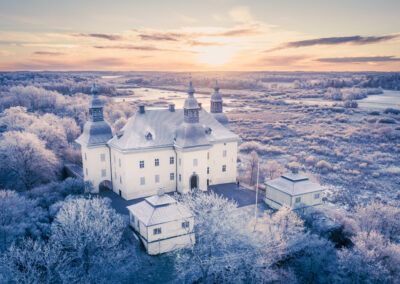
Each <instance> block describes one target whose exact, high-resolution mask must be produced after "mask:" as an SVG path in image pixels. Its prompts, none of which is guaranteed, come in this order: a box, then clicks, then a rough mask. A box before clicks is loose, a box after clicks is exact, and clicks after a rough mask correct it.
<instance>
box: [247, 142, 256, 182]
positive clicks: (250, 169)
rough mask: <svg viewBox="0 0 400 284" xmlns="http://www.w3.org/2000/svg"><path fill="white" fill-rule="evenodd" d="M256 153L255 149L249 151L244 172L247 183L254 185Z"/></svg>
mask: <svg viewBox="0 0 400 284" xmlns="http://www.w3.org/2000/svg"><path fill="white" fill-rule="evenodd" d="M258 161H259V158H258V154H257V152H256V151H254V150H253V151H251V153H250V155H249V156H248V161H247V165H246V172H247V176H248V178H247V179H248V182H249V185H254V184H256V182H257V167H258Z"/></svg>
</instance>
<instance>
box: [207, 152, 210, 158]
mask: <svg viewBox="0 0 400 284" xmlns="http://www.w3.org/2000/svg"><path fill="white" fill-rule="evenodd" d="M209 159H210V152H207V160H209Z"/></svg>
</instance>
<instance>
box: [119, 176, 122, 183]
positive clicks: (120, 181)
mask: <svg viewBox="0 0 400 284" xmlns="http://www.w3.org/2000/svg"><path fill="white" fill-rule="evenodd" d="M119 183H121V184H122V176H119Z"/></svg>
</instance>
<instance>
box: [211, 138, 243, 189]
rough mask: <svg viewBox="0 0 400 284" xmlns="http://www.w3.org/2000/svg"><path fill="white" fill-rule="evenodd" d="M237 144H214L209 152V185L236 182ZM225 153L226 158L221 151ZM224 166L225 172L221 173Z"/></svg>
mask: <svg viewBox="0 0 400 284" xmlns="http://www.w3.org/2000/svg"><path fill="white" fill-rule="evenodd" d="M237 148H238V147H237V142H227V143H218V144H214V145H213V147H212V148H211V149H210V150H209V152H210V159H209V160H208V167H210V174H209V175H208V178H209V179H210V185H212V184H221V183H231V182H236V177H237ZM224 150H225V151H226V157H224V156H223V151H224ZM223 165H226V172H223V171H222V166H223Z"/></svg>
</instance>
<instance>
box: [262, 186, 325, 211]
mask: <svg viewBox="0 0 400 284" xmlns="http://www.w3.org/2000/svg"><path fill="white" fill-rule="evenodd" d="M322 192H323V191H322V190H321V191H316V192H310V193H305V194H300V195H293V196H292V195H289V194H287V193H285V192H282V191H279V190H277V189H275V188H273V187H270V186H267V187H266V191H265V198H264V201H265V203H267V204H268V205H269V206H270V207H272V208H274V209H279V208H281V207H282V205H287V206H289V207H291V208H301V207H308V206H315V205H318V204H321V203H322ZM315 194H319V198H317V199H315V198H314V195H315ZM297 197H300V198H301V199H300V202H299V203H296V202H295V201H296V198H297Z"/></svg>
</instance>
